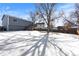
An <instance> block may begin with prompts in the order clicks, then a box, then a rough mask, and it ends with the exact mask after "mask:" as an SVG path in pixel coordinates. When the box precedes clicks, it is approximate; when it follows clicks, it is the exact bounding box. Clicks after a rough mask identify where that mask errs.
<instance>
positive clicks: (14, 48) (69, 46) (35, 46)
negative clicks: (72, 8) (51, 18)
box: [0, 31, 79, 56]
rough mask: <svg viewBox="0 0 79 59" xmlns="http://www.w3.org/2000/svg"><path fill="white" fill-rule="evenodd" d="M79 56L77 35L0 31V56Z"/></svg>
mask: <svg viewBox="0 0 79 59" xmlns="http://www.w3.org/2000/svg"><path fill="white" fill-rule="evenodd" d="M64 55H65V56H70V55H72V56H75V55H76V56H77V55H78V56H79V36H78V35H74V34H63V33H52V32H51V33H49V35H48V34H47V33H46V32H39V31H14V32H0V56H64Z"/></svg>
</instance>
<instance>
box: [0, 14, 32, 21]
mask: <svg viewBox="0 0 79 59" xmlns="http://www.w3.org/2000/svg"><path fill="white" fill-rule="evenodd" d="M5 16H9V17H13V18H17V19H22V18H19V17H15V16H11V15H5V14H4V15H3V17H2V19H1V20H3V18H4V17H5ZM22 20H23V21H28V22H31V21H29V20H26V19H22Z"/></svg>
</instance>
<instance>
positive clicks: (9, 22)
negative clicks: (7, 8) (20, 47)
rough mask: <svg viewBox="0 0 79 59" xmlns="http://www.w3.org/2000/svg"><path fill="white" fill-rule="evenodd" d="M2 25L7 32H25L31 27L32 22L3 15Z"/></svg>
mask: <svg viewBox="0 0 79 59" xmlns="http://www.w3.org/2000/svg"><path fill="white" fill-rule="evenodd" d="M2 25H3V27H4V28H5V29H6V30H7V31H14V30H25V29H28V28H29V27H30V26H32V22H31V21H26V20H25V19H21V18H17V17H13V16H9V15H3V17H2Z"/></svg>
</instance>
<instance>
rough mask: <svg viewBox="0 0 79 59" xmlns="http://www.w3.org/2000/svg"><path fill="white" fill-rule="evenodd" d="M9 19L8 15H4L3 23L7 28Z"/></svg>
mask: <svg viewBox="0 0 79 59" xmlns="http://www.w3.org/2000/svg"><path fill="white" fill-rule="evenodd" d="M7 19H8V16H5V17H3V19H2V25H3V27H4V28H7Z"/></svg>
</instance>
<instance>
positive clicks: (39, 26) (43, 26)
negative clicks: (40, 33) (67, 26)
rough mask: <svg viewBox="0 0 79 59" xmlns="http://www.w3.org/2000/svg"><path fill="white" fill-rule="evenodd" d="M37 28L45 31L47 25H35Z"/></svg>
mask: <svg viewBox="0 0 79 59" xmlns="http://www.w3.org/2000/svg"><path fill="white" fill-rule="evenodd" d="M35 28H37V29H44V28H45V24H44V23H36V24H35Z"/></svg>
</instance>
